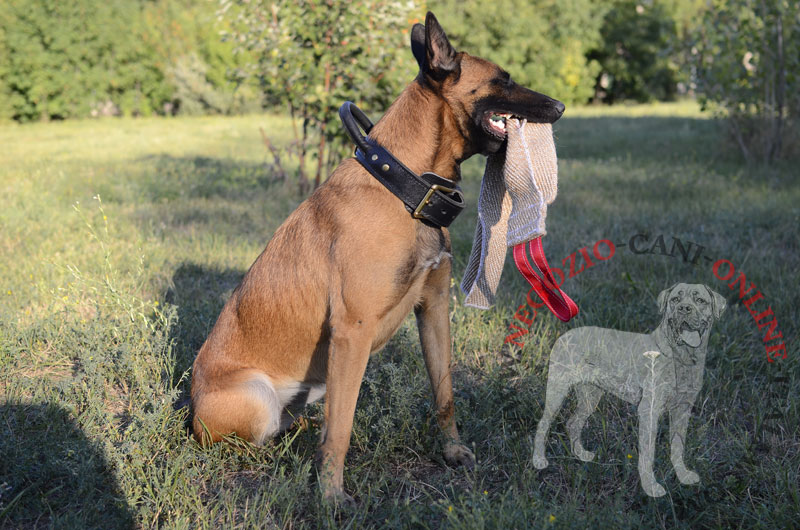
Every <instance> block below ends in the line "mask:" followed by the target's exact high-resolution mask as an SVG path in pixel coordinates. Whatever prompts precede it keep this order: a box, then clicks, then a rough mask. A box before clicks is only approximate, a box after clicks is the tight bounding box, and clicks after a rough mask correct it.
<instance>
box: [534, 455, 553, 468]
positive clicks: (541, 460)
mask: <svg viewBox="0 0 800 530" xmlns="http://www.w3.org/2000/svg"><path fill="white" fill-rule="evenodd" d="M548 465H550V463H549V462H548V461H547V458H545V457H544V456H541V455H533V467H535V468H536V469H544V468H546V467H547V466H548Z"/></svg>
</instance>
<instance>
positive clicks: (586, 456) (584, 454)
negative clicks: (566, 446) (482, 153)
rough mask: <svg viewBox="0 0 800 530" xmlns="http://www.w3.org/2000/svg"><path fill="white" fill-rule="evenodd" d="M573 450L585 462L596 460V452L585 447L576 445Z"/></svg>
mask: <svg viewBox="0 0 800 530" xmlns="http://www.w3.org/2000/svg"><path fill="white" fill-rule="evenodd" d="M572 452H573V453H575V456H577V457H578V458H579V459H580V460H582V461H583V462H591V461H592V460H594V452H593V451H587V450H586V449H584V448H583V447H575V448H574V449H573V451H572Z"/></svg>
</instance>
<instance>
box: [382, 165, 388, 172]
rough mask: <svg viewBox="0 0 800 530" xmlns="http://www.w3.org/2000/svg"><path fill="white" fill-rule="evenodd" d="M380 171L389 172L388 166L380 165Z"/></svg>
mask: <svg viewBox="0 0 800 530" xmlns="http://www.w3.org/2000/svg"><path fill="white" fill-rule="evenodd" d="M381 169H382V170H384V171H389V164H384V165H382V166H381Z"/></svg>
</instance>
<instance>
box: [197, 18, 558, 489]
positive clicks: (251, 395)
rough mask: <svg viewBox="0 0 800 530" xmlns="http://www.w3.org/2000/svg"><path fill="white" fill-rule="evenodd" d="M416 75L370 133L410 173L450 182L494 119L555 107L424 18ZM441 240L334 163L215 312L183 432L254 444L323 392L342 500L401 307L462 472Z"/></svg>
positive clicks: (553, 116)
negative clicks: (458, 46)
mask: <svg viewBox="0 0 800 530" xmlns="http://www.w3.org/2000/svg"><path fill="white" fill-rule="evenodd" d="M411 48H412V52H413V54H414V57H415V58H416V59H417V62H418V63H419V66H420V72H419V75H418V76H417V78H416V79H415V80H414V81H413V82H412V83H411V84H410V85H408V87H406V89H405V90H404V91H403V92H402V93H401V94H400V97H399V98H398V99H397V100H396V101H395V102H394V103H393V104H392V105H391V107H390V108H389V110H388V111H387V112H386V114H385V115H384V117H383V118H382V119H381V120H380V121H379V122H378V123H377V124H376V125H375V127H374V128H373V129H372V131H371V132H370V138H371V139H372V140H375V141H376V142H378V143H379V144H380V145H382V146H383V147H385V148H386V149H388V150H389V151H390V152H391V153H392V154H393V155H394V156H395V157H396V158H397V159H398V160H400V161H401V162H403V163H404V164H405V165H406V166H407V167H408V168H409V169H411V170H412V171H413V172H415V173H417V174H420V173H422V172H426V171H430V172H434V173H437V174H438V175H440V176H442V177H444V178H446V179H449V180H452V181H453V182H454V183H455V182H457V181H458V180H459V178H460V170H459V165H460V163H461V162H462V161H464V160H466V159H467V158H469V157H470V156H472V155H474V154H476V153H483V154H489V153H493V152H496V151H498V150H499V149H501V148H502V147H503V142H504V140H505V130H504V121H503V120H504V119H505V117H507V116H510V115H513V116H516V117H520V118H525V119H527V120H528V121H530V122H537V123H552V122H554V121H556V120H557V119H558V118H559V117H560V116H561V114H562V113H563V111H564V105H563V104H561V103H560V102H558V101H555V100H553V99H551V98H549V97H547V96H544V95H542V94H538V93H536V92H533V91H530V90H528V89H526V88H523V87H520V86H519V85H517V84H515V83H514V82H513V81H511V79H510V78H509V75H508V74H507V73H506V72H504V71H503V70H502V69H500V68H499V67H498V66H496V65H495V64H492V63H491V62H489V61H486V60H484V59H480V58H478V57H473V56H470V55H468V54H466V53H463V52H459V53H457V52H456V51H455V50H454V49H453V47H452V46H451V45H450V42H449V41H448V40H447V37H446V35H445V33H444V31H443V30H442V28H441V26H440V25H439V23H438V22H437V20H436V18H435V17H434V16H433V14H432V13H428V15H427V17H426V20H425V26H422V25H420V24H416V25H415V26H414V28H413V29H412V32H411ZM450 265H451V259H450V238H449V234H448V231H447V229H445V228H438V227H433V226H431V225H429V224H424V223H422V222H420V221H418V220H416V219H414V218H412V216H411V215H410V213H409V211H407V210H406V208H405V206H404V204H403V203H402V202H401V201H400V200H399V199H398V198H397V197H396V196H395V195H393V194H392V193H391V192H390V191H389V190H388V189H387V188H385V187H384V186H383V185H382V184H381V183H380V182H378V181H377V180H376V179H375V178H374V177H372V176H371V175H370V174H369V173H368V172H367V171H366V170H365V169H364V168H363V167H362V166H361V165H360V164H359V163H358V162H357V161H356V160H355V159H347V160H345V161H344V162H342V164H341V165H340V166H339V167H338V168H337V169H336V170H335V171H334V172H333V174H332V175H331V176H330V178H329V179H328V181H327V182H326V183H325V184H323V185H322V186H320V187H319V189H317V190H316V191H315V192H314V193H313V194H312V195H311V197H309V198H308V200H306V201H305V202H304V203H302V204H301V205H300V206H299V207H298V208H297V210H295V211H294V212H293V213H292V214H291V215H290V216H289V218H288V219H287V220H286V221H285V222H284V223H283V225H281V226H280V228H278V230H277V231H276V232H275V235H274V236H273V238H272V240H271V241H270V242H269V243H268V244H267V247H266V249H265V250H264V252H262V253H261V255H260V256H259V257H258V259H256V261H255V263H253V265H252V266H251V267H250V270H249V271H248V272H247V274H246V275H245V277H244V279H243V280H242V283H241V284H240V285H239V286H238V287H237V288H236V290H235V291H234V292H233V295H232V296H231V298H230V300H228V302H227V304H226V305H225V307H224V308H223V310H222V313H221V314H220V316H219V319H218V320H217V323H216V325H215V326H214V329H213V330H212V331H211V334H210V335H209V337H208V339H207V340H206V342H205V344H203V347H202V348H201V349H200V352H199V353H198V355H197V359H196V360H195V362H194V369H193V375H192V404H193V410H194V421H193V426H194V434H195V437H196V438H197V439H198V441H201V442H206V441H209V440H210V441H218V440H220V439H221V437H222V436H224V435H227V434H231V433H235V434H237V435H238V436H240V437H242V438H244V439H247V440H250V441H252V442H253V443H256V444H261V443H263V442H264V441H265V440H266V439H268V438H270V437H272V436H273V435H275V434H276V433H278V432H280V431H281V430H282V429H285V428H286V427H288V426H289V425H290V424H291V422H292V421H293V417H294V415H295V414H297V412H298V411H299V410H300V409H301V408H302V407H303V406H304V405H306V404H307V403H310V402H312V401H314V400H316V399H319V398H320V397H322V396H323V395H327V399H326V402H325V427H324V429H323V432H322V444H321V446H320V448H319V451H318V455H317V458H318V466H319V470H320V483H321V486H322V489H323V492H324V496H325V497H326V498H333V499H347V498H348V497H347V495H346V494H345V493H344V490H343V488H342V471H343V466H344V459H345V454H346V452H347V449H348V447H349V445H350V433H351V429H352V426H353V415H354V413H355V407H356V400H357V399H358V391H359V387H360V385H361V379H362V377H363V375H364V370H365V368H366V366H367V360H368V359H369V357H370V354H371V353H373V352H376V351H378V350H380V349H381V348H382V347H383V346H384V345H385V344H386V342H387V341H388V340H389V339H390V338H391V337H392V335H394V333H395V331H397V329H398V328H399V327H400V324H401V323H402V321H403V319H404V318H405V316H406V315H407V314H408V313H409V312H410V311H411V310H412V309H413V310H414V313H415V315H416V317H417V325H418V327H419V333H420V341H421V343H422V351H423V354H424V356H425V364H426V366H427V369H428V375H429V376H430V381H431V386H432V387H433V394H434V398H435V401H436V410H437V419H438V423H439V426H440V427H441V429H442V430H443V431H444V435H445V438H446V440H445V443H444V456H445V459H446V461H447V462H449V463H452V464H464V465H472V463H473V460H474V456H473V455H472V453H471V452H470V450H469V449H467V448H466V447H465V446H464V445H463V444H462V443H461V442H460V440H459V436H458V431H457V430H456V423H455V418H454V407H453V390H452V385H451V380H450V322H449V316H448V315H449V311H448V307H449V298H448V292H449V289H450Z"/></svg>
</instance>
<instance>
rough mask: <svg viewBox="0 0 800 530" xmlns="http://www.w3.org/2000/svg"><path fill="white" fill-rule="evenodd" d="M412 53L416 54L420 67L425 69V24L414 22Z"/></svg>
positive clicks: (415, 57)
mask: <svg viewBox="0 0 800 530" xmlns="http://www.w3.org/2000/svg"><path fill="white" fill-rule="evenodd" d="M411 53H413V54H414V59H416V60H417V64H418V65H419V69H420V70H422V71H424V70H425V53H426V52H425V26H423V25H422V24H414V27H413V28H411Z"/></svg>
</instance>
